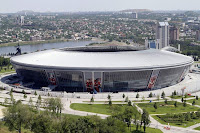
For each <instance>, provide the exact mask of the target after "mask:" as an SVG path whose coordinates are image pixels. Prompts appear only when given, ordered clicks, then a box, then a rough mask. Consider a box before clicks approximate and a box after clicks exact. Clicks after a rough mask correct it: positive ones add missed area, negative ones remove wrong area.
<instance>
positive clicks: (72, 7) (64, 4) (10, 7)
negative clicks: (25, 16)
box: [0, 0, 200, 13]
mask: <svg viewBox="0 0 200 133" xmlns="http://www.w3.org/2000/svg"><path fill="white" fill-rule="evenodd" d="M199 4H200V1H198V0H192V2H191V1H187V0H176V1H173V0H168V1H162V2H161V1H159V0H149V1H147V0H140V1H136V0H123V1H122V0H115V1H114V0H109V1H106V0H101V1H97V0H84V1H83V0H74V1H69V0H67V1H64V0H56V1H55V0H54V1H47V0H42V1H39V0H35V1H32V0H18V1H12V0H7V1H1V5H0V13H15V12H18V11H21V10H32V11H36V12H48V11H50V12H79V11H80V12H85V11H120V10H125V9H150V10H199V7H198V5H199Z"/></svg>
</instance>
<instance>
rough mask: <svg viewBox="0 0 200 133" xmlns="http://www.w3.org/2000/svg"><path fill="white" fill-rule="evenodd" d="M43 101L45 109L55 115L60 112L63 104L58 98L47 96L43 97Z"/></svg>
mask: <svg viewBox="0 0 200 133" xmlns="http://www.w3.org/2000/svg"><path fill="white" fill-rule="evenodd" d="M44 103H45V108H46V110H48V111H49V112H52V113H53V114H56V115H57V117H58V115H59V113H60V114H61V113H62V109H63V104H62V101H61V99H60V98H48V99H45V101H44Z"/></svg>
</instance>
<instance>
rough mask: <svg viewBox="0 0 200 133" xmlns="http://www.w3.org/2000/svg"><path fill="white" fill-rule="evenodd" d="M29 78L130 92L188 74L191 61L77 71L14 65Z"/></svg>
mask: <svg viewBox="0 0 200 133" xmlns="http://www.w3.org/2000/svg"><path fill="white" fill-rule="evenodd" d="M14 67H15V69H16V72H17V74H18V75H19V76H20V77H22V78H23V80H24V81H26V82H34V83H35V84H36V85H37V86H40V87H44V86H48V85H55V86H56V90H63V91H67V92H94V93H98V92H127V91H142V90H153V89H160V88H164V87H168V86H171V85H174V84H176V83H178V82H180V81H181V80H182V78H184V76H185V74H186V73H187V72H188V70H189V68H190V65H188V66H181V67H175V68H166V69H155V70H153V69H152V70H128V71H75V70H56V69H42V68H41V69H40V68H37V69H36V68H31V67H24V66H19V65H14Z"/></svg>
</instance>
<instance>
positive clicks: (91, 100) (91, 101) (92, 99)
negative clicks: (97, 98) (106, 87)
mask: <svg viewBox="0 0 200 133" xmlns="http://www.w3.org/2000/svg"><path fill="white" fill-rule="evenodd" d="M91 103H94V98H93V96H92V97H91V99H90V104H91Z"/></svg>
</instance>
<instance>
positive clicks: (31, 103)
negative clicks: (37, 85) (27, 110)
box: [29, 97, 33, 107]
mask: <svg viewBox="0 0 200 133" xmlns="http://www.w3.org/2000/svg"><path fill="white" fill-rule="evenodd" d="M32 105H33V100H32V98H31V97H30V99H29V106H31V107H32Z"/></svg>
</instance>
